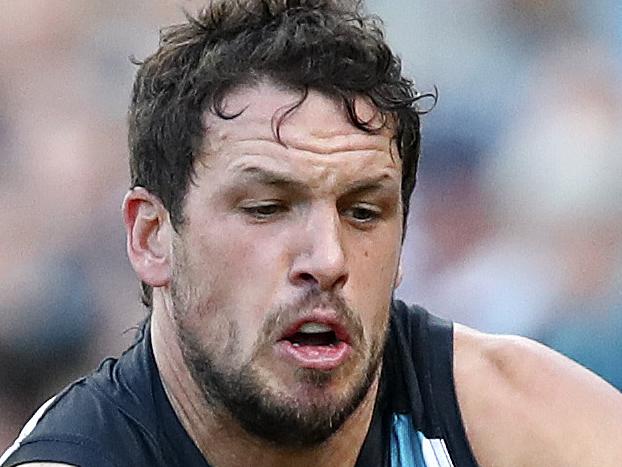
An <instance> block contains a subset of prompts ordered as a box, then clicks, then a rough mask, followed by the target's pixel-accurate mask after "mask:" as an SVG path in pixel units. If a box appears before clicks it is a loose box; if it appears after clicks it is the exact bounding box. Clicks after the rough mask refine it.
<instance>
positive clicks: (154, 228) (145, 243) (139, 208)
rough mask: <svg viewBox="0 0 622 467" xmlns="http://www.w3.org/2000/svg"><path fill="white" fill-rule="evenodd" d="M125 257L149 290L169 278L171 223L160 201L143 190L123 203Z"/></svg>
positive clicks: (133, 190)
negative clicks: (149, 287)
mask: <svg viewBox="0 0 622 467" xmlns="http://www.w3.org/2000/svg"><path fill="white" fill-rule="evenodd" d="M123 221H124V223H125V231H126V235H127V255H128V258H129V260H130V263H131V264H132V268H133V269H134V271H135V272H136V275H137V276H138V277H139V279H140V280H141V281H143V282H144V283H146V284H148V285H150V286H152V287H163V286H166V285H168V283H169V282H170V279H171V261H170V255H171V241H172V237H171V229H172V227H171V223H170V217H169V215H168V211H167V210H166V208H164V206H163V205H162V202H161V201H160V199H159V198H158V197H157V196H155V195H153V194H151V193H150V192H149V191H147V190H146V189H144V188H142V187H136V188H133V189H131V190H130V191H129V192H128V193H127V194H126V195H125V198H124V200H123Z"/></svg>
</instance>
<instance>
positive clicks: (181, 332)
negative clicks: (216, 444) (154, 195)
mask: <svg viewBox="0 0 622 467" xmlns="http://www.w3.org/2000/svg"><path fill="white" fill-rule="evenodd" d="M299 99H300V95H298V94H296V93H293V92H290V91H285V90H282V89H279V88H277V87H275V86H273V85H270V84H266V83H263V84H259V85H256V86H254V87H243V88H240V89H238V90H236V91H235V92H233V93H231V94H230V95H229V96H228V97H227V98H226V100H225V111H226V112H227V113H231V114H236V113H238V112H240V111H243V112H242V113H241V114H240V115H239V116H238V117H236V118H234V119H231V120H225V119H221V118H219V117H217V116H215V115H212V114H208V115H206V117H205V127H206V128H207V135H208V137H207V140H206V141H205V143H204V147H203V152H204V155H203V156H202V157H201V159H200V162H199V163H198V164H197V167H196V177H195V178H194V183H191V184H190V188H189V191H188V194H187V197H186V199H185V205H184V215H185V220H186V222H185V223H184V224H183V226H182V227H181V229H180V234H179V236H177V237H176V238H175V240H174V245H173V258H174V260H173V261H174V279H173V283H172V284H171V287H170V295H171V298H172V303H173V305H174V307H173V308H174V319H175V323H176V326H177V333H178V336H179V341H180V344H181V347H182V351H183V353H184V359H185V363H186V365H187V366H188V368H189V370H190V372H191V374H192V375H193V377H194V379H195V380H196V382H197V383H198V385H199V387H201V389H202V390H203V392H204V395H205V397H206V401H207V402H208V403H209V404H210V405H211V406H212V407H213V408H214V409H215V410H219V411H221V412H222V413H226V414H228V415H229V416H233V418H234V419H235V420H236V421H237V422H239V423H240V424H241V425H242V426H243V427H244V428H245V429H246V430H248V431H250V432H251V433H254V434H256V435H258V436H260V437H263V438H265V439H268V440H271V441H276V442H279V443H282V444H286V445H306V444H314V443H317V442H320V441H323V440H324V439H326V438H327V437H328V436H330V435H331V434H332V433H333V432H334V431H336V430H337V428H339V426H340V425H341V424H342V423H343V421H344V420H345V419H346V418H347V417H348V416H349V415H350V414H351V413H352V412H353V411H354V410H355V409H356V407H358V405H359V404H360V402H361V401H362V399H363V398H364V397H365V395H366V394H367V392H368V390H369V388H370V385H371V384H372V383H373V381H374V379H375V378H376V376H377V374H378V367H379V362H380V360H381V355H382V349H383V344H384V339H385V335H386V329H387V320H388V310H389V306H390V301H391V296H392V292H393V288H394V286H395V280H396V275H397V268H398V261H399V253H400V244H401V235H402V207H401V199H400V182H401V164H400V159H399V157H398V156H397V152H396V151H395V148H393V151H392V148H391V145H392V132H391V131H390V130H388V129H385V130H382V131H380V132H378V133H376V134H369V133H365V132H363V131H361V130H359V129H356V128H355V127H354V126H352V125H351V123H350V122H349V121H348V119H347V117H346V115H345V112H344V110H343V109H342V107H341V105H340V104H339V103H337V102H335V101H334V100H331V99H329V98H327V97H325V96H323V95H321V94H319V93H317V92H313V91H311V92H310V93H309V95H308V97H307V99H306V100H305V101H304V103H303V104H302V105H301V106H300V107H299V108H298V109H297V110H296V111H294V112H293V113H291V114H289V115H288V116H287V117H286V118H285V119H284V120H283V121H282V123H281V126H280V136H281V139H282V143H284V144H280V143H279V142H277V141H276V140H275V138H274V136H273V126H274V125H273V124H275V122H276V120H275V118H274V117H275V116H276V118H277V119H278V116H279V115H280V113H282V112H283V110H284V109H287V108H289V107H290V106H291V105H292V104H294V103H295V102H297V101H298V100H299ZM357 110H358V113H359V115H360V116H361V117H362V118H363V119H368V118H370V117H371V116H373V115H374V114H373V111H372V109H371V108H370V107H369V106H368V105H367V104H365V103H364V102H363V101H362V100H361V101H360V102H359V103H358V105H357Z"/></svg>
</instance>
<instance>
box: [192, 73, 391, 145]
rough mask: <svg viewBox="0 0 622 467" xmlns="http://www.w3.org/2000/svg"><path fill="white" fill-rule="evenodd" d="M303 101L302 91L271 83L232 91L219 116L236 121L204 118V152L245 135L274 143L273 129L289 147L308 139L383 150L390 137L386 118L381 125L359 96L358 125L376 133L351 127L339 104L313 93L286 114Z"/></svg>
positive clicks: (378, 116)
mask: <svg viewBox="0 0 622 467" xmlns="http://www.w3.org/2000/svg"><path fill="white" fill-rule="evenodd" d="M302 98H303V93H302V92H301V91H294V90H291V89H287V88H285V87H283V86H279V85H276V84H274V83H272V82H270V81H261V82H259V83H257V84H254V85H252V86H240V87H238V88H235V89H234V90H233V91H232V92H230V93H229V94H228V95H227V96H226V97H225V99H224V101H223V105H222V107H223V111H224V112H223V113H224V114H225V115H235V116H236V117H235V118H232V119H223V118H221V117H220V116H218V115H215V114H214V113H212V112H206V113H205V115H204V119H203V120H204V126H205V128H206V130H207V134H208V135H209V136H208V138H207V141H206V143H207V147H206V148H205V149H209V147H210V146H218V145H219V144H222V143H224V142H227V141H229V142H231V141H233V140H236V139H238V140H240V139H244V138H245V137H256V138H259V139H265V140H269V141H271V140H275V138H274V137H275V132H276V130H277V126H278V129H279V136H280V138H281V142H282V143H283V144H284V145H285V146H289V145H290V144H291V145H293V146H294V145H296V144H297V143H300V142H301V140H303V139H309V140H313V141H314V142H316V143H317V144H318V146H319V149H321V147H322V142H326V143H330V142H335V144H338V143H343V144H344V145H345V146H351V147H353V148H356V147H358V146H360V145H363V144H367V145H370V146H378V149H386V147H385V146H386V144H387V143H391V141H392V139H393V135H394V130H393V128H392V126H391V124H390V119H389V120H388V122H389V124H386V125H383V121H382V119H383V116H382V114H381V113H380V112H378V111H377V109H376V108H375V107H374V106H373V105H372V104H371V103H370V102H369V101H368V100H367V99H365V98H363V97H360V98H358V99H356V100H355V111H356V114H357V116H358V118H359V119H360V121H362V122H368V126H369V127H370V128H378V129H379V130H378V131H375V132H373V133H369V132H365V131H363V130H361V129H358V128H356V127H355V126H354V125H353V124H352V122H351V121H350V119H349V117H348V115H347V112H346V109H345V106H344V104H343V103H342V102H341V101H340V100H338V99H337V98H333V97H329V96H327V95H325V94H322V93H320V92H318V91H316V90H313V89H310V90H309V91H308V95H307V96H306V97H305V98H304V101H303V102H302V103H301V104H300V105H299V106H297V108H296V109H294V110H293V111H292V112H288V110H290V109H292V107H294V106H296V104H298V103H299V102H300V101H301V99H302ZM340 136H345V137H347V138H348V141H342V140H340ZM327 149H330V148H327ZM207 152H209V151H207Z"/></svg>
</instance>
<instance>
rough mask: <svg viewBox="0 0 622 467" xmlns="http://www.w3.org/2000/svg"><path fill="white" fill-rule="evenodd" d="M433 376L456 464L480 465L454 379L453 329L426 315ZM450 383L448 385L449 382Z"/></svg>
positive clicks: (434, 390)
mask: <svg viewBox="0 0 622 467" xmlns="http://www.w3.org/2000/svg"><path fill="white" fill-rule="evenodd" d="M427 319H428V326H427V329H428V333H429V339H430V346H429V349H430V350H431V352H432V353H431V356H430V360H429V361H430V369H429V370H430V375H431V379H432V391H433V394H434V404H435V406H436V412H437V415H438V417H439V419H440V421H441V424H442V429H443V432H444V437H445V439H446V441H447V447H448V450H449V453H450V454H451V457H452V459H453V460H454V463H455V465H459V466H465V467H467V466H474V467H478V463H477V461H476V460H475V456H474V455H473V451H472V450H471V446H470V444H469V441H468V439H467V436H466V431H465V429H464V423H463V421H462V413H461V411H460V406H459V404H458V398H457V396H456V386H455V381H454V371H453V360H454V337H453V336H454V335H453V332H454V328H453V324H452V323H451V322H450V321H446V320H443V319H441V318H438V317H436V316H433V315H430V314H428V315H427ZM447 382H449V384H447Z"/></svg>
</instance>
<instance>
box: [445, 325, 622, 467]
mask: <svg viewBox="0 0 622 467" xmlns="http://www.w3.org/2000/svg"><path fill="white" fill-rule="evenodd" d="M454 336H455V349H454V374H455V381H456V392H457V396H458V401H459V404H460V409H461V412H462V416H463V421H464V424H465V428H466V431H467V437H468V439H469V442H470V443H471V446H472V448H473V451H474V454H475V457H476V459H477V460H478V462H479V464H480V465H481V466H482V467H488V466H493V465H494V466H495V467H502V466H508V467H509V466H511V467H518V466H534V465H546V466H549V467H556V466H560V467H561V466H564V467H568V466H585V465H594V466H596V465H598V466H601V467H606V466H611V467H614V466H619V465H620V459H622V394H620V392H618V391H617V390H616V389H614V388H613V387H611V386H610V385H609V384H607V383H606V382H605V381H603V380H602V379H600V378H599V377H597V376H596V375H594V374H593V373H591V372H589V371H588V370H586V369H585V368H583V367H581V366H580V365H578V364H576V363H574V362H572V361H571V360H569V359H567V358H565V357H563V356H562V355H560V354H558V353H557V352H554V351H553V350H551V349H548V348H547V347H545V346H543V345H540V344H538V343H536V342H533V341H531V340H529V339H525V338H520V337H509V336H490V335H486V334H482V333H478V332H476V331H473V330H471V329H468V328H465V327H463V326H459V325H458V326H456V328H455V333H454Z"/></svg>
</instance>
